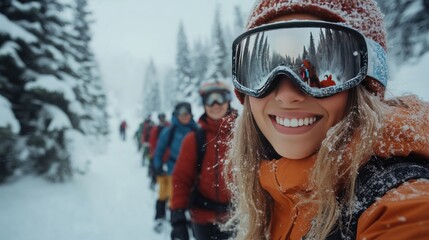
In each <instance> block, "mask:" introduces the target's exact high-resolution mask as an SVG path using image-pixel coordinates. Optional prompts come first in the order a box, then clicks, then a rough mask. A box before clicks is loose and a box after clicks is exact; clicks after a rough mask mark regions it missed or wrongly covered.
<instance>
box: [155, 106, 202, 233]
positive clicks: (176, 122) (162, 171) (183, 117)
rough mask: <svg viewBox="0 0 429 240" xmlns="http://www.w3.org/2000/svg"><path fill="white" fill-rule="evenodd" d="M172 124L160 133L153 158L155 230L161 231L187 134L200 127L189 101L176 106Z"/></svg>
mask: <svg viewBox="0 0 429 240" xmlns="http://www.w3.org/2000/svg"><path fill="white" fill-rule="evenodd" d="M172 115H173V116H172V118H171V124H170V125H169V126H165V127H164V128H163V129H162V131H161V132H160V133H159V138H158V140H157V142H156V147H155V152H154V156H153V160H152V163H153V165H152V167H153V172H154V174H155V175H156V182H157V184H158V186H159V188H158V198H157V200H156V203H155V225H154V230H155V232H157V233H161V232H162V230H163V229H164V224H165V221H166V219H167V216H166V214H167V208H168V205H167V202H168V201H169V200H170V197H171V192H172V188H173V185H172V177H171V175H172V173H173V169H174V167H175V164H176V161H177V158H178V156H179V152H180V148H181V146H182V142H183V139H184V137H185V136H186V134H188V133H189V132H191V131H195V129H196V128H197V127H198V126H197V123H196V122H195V121H194V119H193V115H192V106H191V104H190V103H189V102H179V103H177V104H176V105H175V106H174V110H173V114H172Z"/></svg>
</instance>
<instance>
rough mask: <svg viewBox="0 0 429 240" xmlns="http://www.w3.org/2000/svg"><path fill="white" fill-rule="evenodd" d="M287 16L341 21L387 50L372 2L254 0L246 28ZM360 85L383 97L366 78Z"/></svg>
mask: <svg viewBox="0 0 429 240" xmlns="http://www.w3.org/2000/svg"><path fill="white" fill-rule="evenodd" d="M288 14H309V15H313V16H318V17H320V18H321V19H322V20H324V21H331V22H342V23H344V24H346V25H347V26H349V27H352V28H353V29H355V30H357V31H359V32H360V33H362V34H363V35H364V36H365V37H367V38H369V39H372V40H374V41H375V42H377V43H379V44H380V45H381V46H382V47H383V48H384V49H385V50H386V49H387V44H386V29H385V27H384V22H383V17H384V15H383V14H382V13H381V11H380V9H379V8H378V6H377V3H376V2H375V0H256V2H255V4H254V6H253V10H252V11H251V14H250V16H249V19H248V22H247V29H252V28H255V27H258V26H260V25H263V24H266V23H268V22H269V21H270V20H273V19H274V18H277V17H280V16H283V15H288ZM364 85H365V87H366V88H367V89H368V90H370V91H371V92H373V93H375V94H377V95H379V96H380V97H383V95H384V87H383V85H381V83H379V82H378V81H376V80H374V79H371V78H367V79H366V80H365V81H364ZM235 93H236V95H237V97H238V99H239V100H240V102H242V103H243V100H244V95H243V94H242V93H239V92H238V91H235Z"/></svg>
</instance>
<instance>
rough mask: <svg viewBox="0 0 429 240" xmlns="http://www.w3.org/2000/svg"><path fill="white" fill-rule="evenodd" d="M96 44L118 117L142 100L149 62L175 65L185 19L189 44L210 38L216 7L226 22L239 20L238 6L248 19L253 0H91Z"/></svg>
mask: <svg viewBox="0 0 429 240" xmlns="http://www.w3.org/2000/svg"><path fill="white" fill-rule="evenodd" d="M88 2H89V4H90V5H89V6H90V8H91V10H92V11H93V18H94V21H95V22H94V23H93V25H92V29H93V40H92V45H93V48H94V51H95V54H96V57H97V59H98V61H99V63H100V69H101V72H102V78H103V80H104V82H105V87H106V88H107V90H108V91H109V101H110V103H111V104H112V105H113V108H114V111H116V113H115V114H116V115H124V114H125V115H130V113H124V111H126V110H127V109H129V108H131V109H134V108H135V107H138V106H136V105H137V104H138V102H139V100H140V98H141V93H142V87H143V85H142V83H143V76H144V71H145V69H146V64H147V62H148V60H149V59H150V58H152V59H153V60H154V62H155V65H156V66H157V67H158V69H160V68H163V67H165V66H169V67H174V64H175V57H176V56H175V54H176V43H177V40H176V37H177V31H178V26H179V23H180V21H183V23H184V27H185V32H186V34H187V37H188V42H189V43H192V42H193V41H195V40H197V39H198V38H202V39H206V38H209V37H210V36H211V31H212V27H213V22H214V14H215V9H216V7H217V6H219V8H220V10H221V12H220V14H221V21H222V24H227V25H229V26H231V25H232V24H233V22H234V6H240V7H241V10H242V12H243V14H244V15H245V16H246V18H247V15H248V12H249V11H250V8H251V7H252V6H253V3H254V0H217V1H214V0H165V1H157V0H150V1H149V0H90V1H88Z"/></svg>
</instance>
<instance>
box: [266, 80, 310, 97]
mask: <svg viewBox="0 0 429 240" xmlns="http://www.w3.org/2000/svg"><path fill="white" fill-rule="evenodd" d="M276 81H279V82H278V83H277V86H276V88H275V89H274V94H275V95H274V98H275V100H276V101H278V102H282V103H296V102H302V101H304V99H305V98H306V97H307V95H306V94H305V93H304V92H303V91H301V89H300V88H299V87H298V86H296V85H295V84H294V83H293V82H292V80H291V79H290V78H288V77H287V76H279V78H278V79H277V80H276Z"/></svg>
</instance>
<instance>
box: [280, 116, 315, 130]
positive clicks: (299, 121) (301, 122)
mask: <svg viewBox="0 0 429 240" xmlns="http://www.w3.org/2000/svg"><path fill="white" fill-rule="evenodd" d="M275 120H276V122H277V123H278V124H279V125H282V126H284V127H290V128H297V127H302V126H309V125H312V124H313V123H315V122H316V121H317V117H306V118H282V117H278V116H276V117H275Z"/></svg>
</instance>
